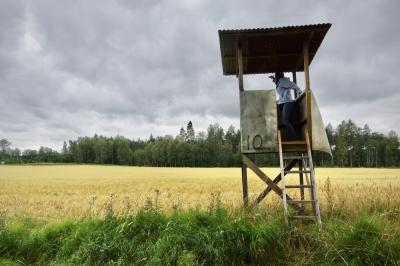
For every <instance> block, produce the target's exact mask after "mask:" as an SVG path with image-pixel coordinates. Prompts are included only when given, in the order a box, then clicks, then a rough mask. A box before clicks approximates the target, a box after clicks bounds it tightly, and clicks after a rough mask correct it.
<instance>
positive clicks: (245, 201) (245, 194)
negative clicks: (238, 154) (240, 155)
mask: <svg viewBox="0 0 400 266" xmlns="http://www.w3.org/2000/svg"><path fill="white" fill-rule="evenodd" d="M242 189H243V204H244V207H245V208H247V206H248V205H249V193H248V189H247V167H246V165H245V164H244V163H242Z"/></svg>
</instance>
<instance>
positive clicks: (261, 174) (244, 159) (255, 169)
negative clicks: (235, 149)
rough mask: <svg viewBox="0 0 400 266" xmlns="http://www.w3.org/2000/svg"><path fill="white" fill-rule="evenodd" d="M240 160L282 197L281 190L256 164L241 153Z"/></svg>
mask: <svg viewBox="0 0 400 266" xmlns="http://www.w3.org/2000/svg"><path fill="white" fill-rule="evenodd" d="M242 162H243V163H244V164H245V165H246V166H247V167H248V168H250V169H251V170H252V171H253V172H254V173H255V174H256V175H257V176H258V177H259V178H261V180H263V181H264V182H265V183H266V184H267V185H268V186H270V187H271V188H272V190H273V191H275V192H276V193H277V194H278V195H279V196H280V197H282V190H281V189H280V188H279V187H278V186H277V185H276V184H275V183H274V182H273V181H272V180H271V179H270V178H269V177H268V176H267V175H266V174H265V173H264V172H263V171H261V169H260V168H258V166H257V165H256V164H255V163H253V162H252V161H251V160H250V159H249V157H247V156H246V155H244V154H242Z"/></svg>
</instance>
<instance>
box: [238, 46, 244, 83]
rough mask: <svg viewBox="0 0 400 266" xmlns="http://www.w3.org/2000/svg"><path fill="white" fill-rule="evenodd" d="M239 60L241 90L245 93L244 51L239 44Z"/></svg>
mask: <svg viewBox="0 0 400 266" xmlns="http://www.w3.org/2000/svg"><path fill="white" fill-rule="evenodd" d="M237 60H238V68H239V77H238V78H239V90H240V91H244V87H243V49H242V45H241V44H238V50H237Z"/></svg>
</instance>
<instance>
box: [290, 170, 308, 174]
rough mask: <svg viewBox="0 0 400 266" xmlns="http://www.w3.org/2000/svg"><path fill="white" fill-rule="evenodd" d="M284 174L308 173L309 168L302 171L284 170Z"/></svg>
mask: <svg viewBox="0 0 400 266" xmlns="http://www.w3.org/2000/svg"><path fill="white" fill-rule="evenodd" d="M285 173H286V174H310V173H311V171H310V170H303V171H285Z"/></svg>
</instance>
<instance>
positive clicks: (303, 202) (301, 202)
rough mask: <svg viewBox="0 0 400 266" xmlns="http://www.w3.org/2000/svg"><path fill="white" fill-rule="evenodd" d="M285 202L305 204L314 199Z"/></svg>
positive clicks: (288, 201) (312, 201)
mask: <svg viewBox="0 0 400 266" xmlns="http://www.w3.org/2000/svg"><path fill="white" fill-rule="evenodd" d="M286 202H287V203H300V204H307V203H314V202H315V200H287V201H286Z"/></svg>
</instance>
